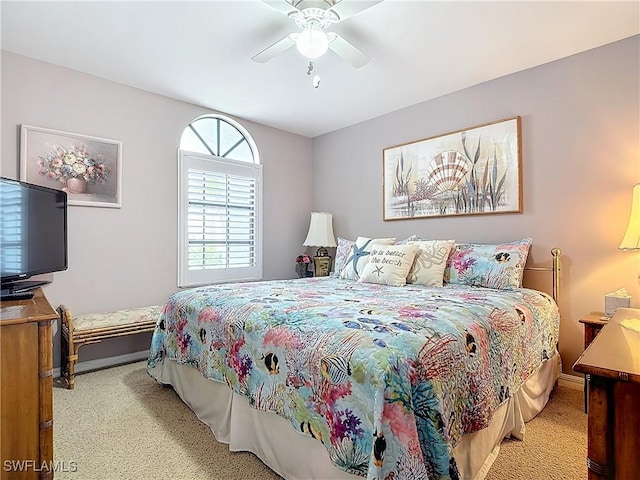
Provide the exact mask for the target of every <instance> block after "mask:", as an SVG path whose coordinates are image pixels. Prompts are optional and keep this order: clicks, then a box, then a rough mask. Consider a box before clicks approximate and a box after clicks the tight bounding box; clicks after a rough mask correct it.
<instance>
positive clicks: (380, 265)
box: [358, 244, 420, 287]
mask: <svg viewBox="0 0 640 480" xmlns="http://www.w3.org/2000/svg"><path fill="white" fill-rule="evenodd" d="M419 249H420V247H418V245H411V244H409V245H374V246H373V248H372V249H371V254H370V255H369V261H368V262H367V264H366V265H365V266H364V269H363V270H362V274H361V275H360V279H359V280H358V282H362V283H379V284H381V285H391V286H392V287H401V286H402V285H405V284H406V283H407V274H408V273H409V270H410V269H411V265H413V260H414V259H415V257H416V253H417V252H418V250H419Z"/></svg>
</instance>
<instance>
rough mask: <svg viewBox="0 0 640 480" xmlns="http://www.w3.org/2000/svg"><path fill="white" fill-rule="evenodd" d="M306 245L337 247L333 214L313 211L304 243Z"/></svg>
mask: <svg viewBox="0 0 640 480" xmlns="http://www.w3.org/2000/svg"><path fill="white" fill-rule="evenodd" d="M302 245H304V246H305V247H335V246H336V237H335V236H334V235H333V216H332V215H331V214H330V213H326V212H311V223H310V224H309V233H307V238H306V239H305V241H304V243H303V244H302Z"/></svg>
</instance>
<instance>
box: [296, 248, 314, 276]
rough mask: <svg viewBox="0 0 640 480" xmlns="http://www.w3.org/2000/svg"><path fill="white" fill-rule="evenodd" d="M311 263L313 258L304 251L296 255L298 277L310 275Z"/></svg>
mask: <svg viewBox="0 0 640 480" xmlns="http://www.w3.org/2000/svg"><path fill="white" fill-rule="evenodd" d="M310 265H311V258H310V257H309V255H307V254H306V253H302V254H300V255H298V256H297V257H296V273H297V274H298V278H305V277H310V276H311V275H309V273H312V272H310V271H309V266H310Z"/></svg>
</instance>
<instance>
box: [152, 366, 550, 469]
mask: <svg viewBox="0 0 640 480" xmlns="http://www.w3.org/2000/svg"><path fill="white" fill-rule="evenodd" d="M560 371H561V362H560V355H559V354H556V355H555V356H554V357H553V358H551V359H550V360H547V361H546V362H545V363H544V364H543V365H542V366H541V367H540V369H539V370H538V371H537V372H536V373H534V374H533V375H532V376H531V377H530V378H529V380H527V382H526V383H525V384H524V385H523V387H522V388H521V389H520V390H519V391H518V393H517V395H514V396H513V397H512V398H511V399H510V400H509V401H508V402H506V403H504V404H503V405H501V406H500V408H499V409H498V410H497V411H496V413H495V414H494V416H493V420H492V422H491V425H489V427H487V428H485V429H483V430H481V431H479V432H476V433H473V434H470V435H466V436H465V437H464V438H463V439H462V440H461V441H460V442H459V443H458V445H456V447H455V448H454V457H455V459H456V463H457V465H458V470H459V472H460V478H462V479H465V480H466V479H469V480H471V479H473V480H481V479H483V478H484V477H485V476H486V474H487V472H488V471H489V468H490V467H491V465H492V464H493V462H494V460H495V458H496V457H497V455H498V452H499V450H500V442H501V441H502V439H503V438H505V437H508V436H513V437H515V438H518V439H520V440H522V439H524V431H525V422H528V421H529V420H531V419H532V418H533V417H535V416H536V415H537V414H538V413H539V412H540V411H541V410H542V409H543V408H544V406H545V405H546V404H547V401H548V400H549V395H550V394H551V390H552V389H553V387H554V385H555V383H556V380H557V379H558V377H559V376H560ZM149 373H150V374H151V375H152V376H153V377H154V378H155V379H156V380H157V381H159V382H160V383H163V384H167V385H171V386H173V388H174V390H175V391H176V392H177V394H178V395H179V396H180V398H181V399H182V400H183V401H184V402H185V403H186V404H187V405H188V406H189V407H190V408H191V409H192V410H193V411H194V412H195V414H196V415H197V416H198V418H199V419H200V420H201V421H202V422H204V423H205V424H207V425H208V426H209V427H210V428H211V430H212V431H213V433H214V435H215V437H216V439H217V440H218V441H220V442H223V443H227V444H228V445H229V450H231V451H234V452H237V451H248V452H253V453H254V454H255V455H257V456H258V457H259V458H260V459H261V460H262V461H263V462H264V463H265V464H266V465H267V466H269V467H270V468H271V469H272V470H273V471H274V472H276V473H277V474H278V475H280V476H282V477H284V478H286V479H291V480H293V479H300V480H302V479H305V480H306V479H322V480H337V479H352V480H356V479H358V480H362V477H359V476H356V475H351V474H349V473H346V472H344V471H342V470H339V469H338V468H336V467H334V466H333V464H332V463H331V462H330V461H329V455H328V453H327V451H326V450H325V448H324V446H323V445H322V444H321V443H320V442H318V441H317V440H315V439H313V438H312V437H310V436H307V435H303V434H301V433H299V432H297V431H296V430H294V429H293V428H292V427H291V424H290V423H289V421H288V420H286V419H284V418H282V417H280V416H279V415H276V414H275V413H270V412H263V411H261V410H256V409H254V408H252V407H251V406H250V405H249V402H248V401H247V399H246V398H245V397H243V396H241V395H238V394H236V393H234V392H233V391H232V390H231V389H230V388H229V387H228V386H227V385H226V384H223V383H220V382H217V381H213V380H208V379H206V378H204V377H203V376H202V375H201V374H200V372H198V371H197V370H196V369H195V368H192V367H188V366H185V365H180V364H178V363H177V362H175V361H173V360H166V359H165V360H163V361H162V362H160V363H158V365H157V366H156V367H154V368H152V369H150V370H149ZM212 461H215V459H212Z"/></svg>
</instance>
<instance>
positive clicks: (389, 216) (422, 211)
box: [382, 117, 522, 220]
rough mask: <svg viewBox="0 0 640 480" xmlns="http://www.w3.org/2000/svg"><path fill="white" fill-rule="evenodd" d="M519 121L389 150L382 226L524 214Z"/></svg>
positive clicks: (384, 167)
mask: <svg viewBox="0 0 640 480" xmlns="http://www.w3.org/2000/svg"><path fill="white" fill-rule="evenodd" d="M520 143H521V140H520V117H513V118H508V119H505V120H499V121H496V122H492V123H487V124H484V125H480V126H477V127H471V128H467V129H464V130H458V131H455V132H451V133H447V134H444V135H438V136H436V137H431V138H427V139H424V140H419V141H416V142H411V143H406V144H403V145H398V146H395V147H389V148H385V149H384V150H383V152H382V171H383V178H382V182H383V217H382V218H383V220H402V219H407V218H425V217H444V216H458V215H482V214H491V213H521V212H522V168H521V164H522V153H521V145H520Z"/></svg>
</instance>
